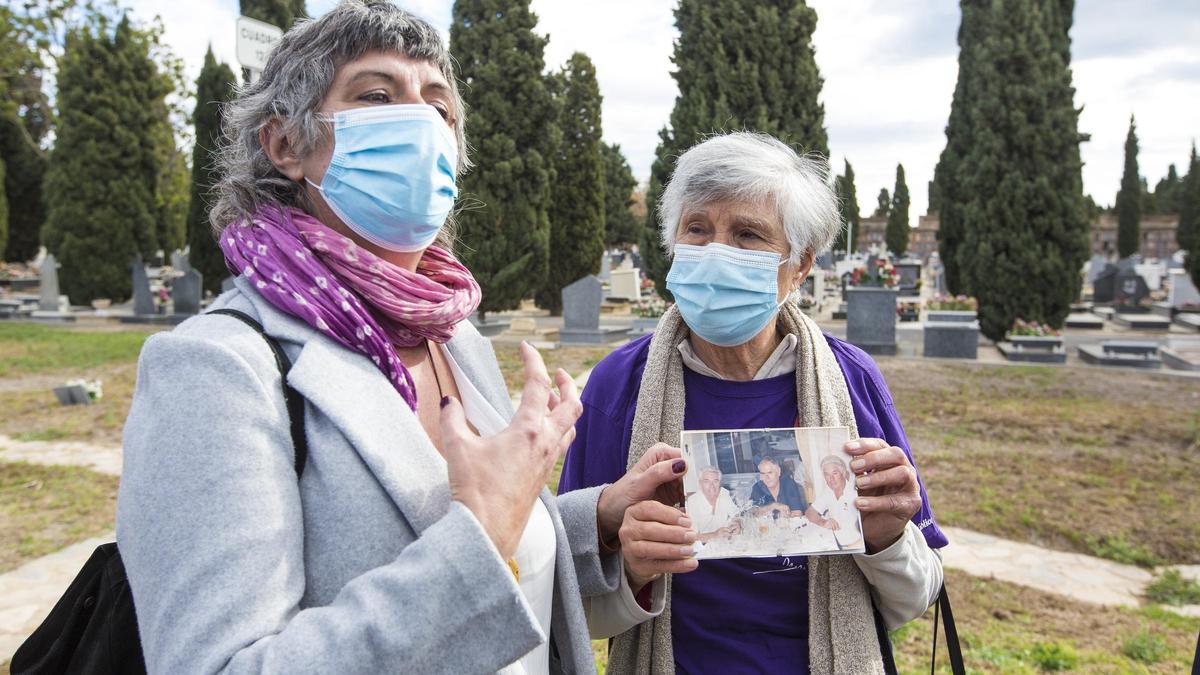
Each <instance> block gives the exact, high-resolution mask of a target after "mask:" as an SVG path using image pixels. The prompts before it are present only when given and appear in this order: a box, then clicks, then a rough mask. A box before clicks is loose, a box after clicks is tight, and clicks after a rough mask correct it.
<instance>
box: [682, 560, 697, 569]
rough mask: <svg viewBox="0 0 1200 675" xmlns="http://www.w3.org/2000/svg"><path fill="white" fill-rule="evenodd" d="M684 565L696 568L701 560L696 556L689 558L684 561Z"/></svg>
mask: <svg viewBox="0 0 1200 675" xmlns="http://www.w3.org/2000/svg"><path fill="white" fill-rule="evenodd" d="M683 566H684V567H686V568H688V569H689V570H694V569H696V568H697V567H699V566H700V561H699V560H696V559H695V558H688V559H687V560H684V561H683Z"/></svg>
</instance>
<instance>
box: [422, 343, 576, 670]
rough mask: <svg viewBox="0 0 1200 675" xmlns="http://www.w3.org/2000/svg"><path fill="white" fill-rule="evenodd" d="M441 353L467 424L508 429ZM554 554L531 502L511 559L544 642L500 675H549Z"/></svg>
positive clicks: (487, 432) (540, 510) (547, 529)
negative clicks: (526, 520)
mask: <svg viewBox="0 0 1200 675" xmlns="http://www.w3.org/2000/svg"><path fill="white" fill-rule="evenodd" d="M441 349H442V355H443V356H445V357H446V362H447V363H449V364H450V372H451V373H452V374H453V375H454V383H455V384H456V385H458V393H459V396H460V397H461V399H462V404H463V410H464V412H465V413H466V415H467V421H468V422H470V423H471V426H473V427H475V429H476V431H478V432H479V435H480V436H492V435H494V434H497V433H499V432H501V431H503V430H504V428H505V427H507V426H508V421H507V420H505V419H504V417H503V416H501V415H500V413H499V412H497V411H496V408H495V407H493V406H492V404H491V403H488V400H487V399H486V398H484V396H483V394H481V393H479V390H478V389H476V388H475V385H474V384H473V383H472V382H471V380H470V379H468V378H467V376H466V375H465V374H464V373H463V371H462V369H461V368H459V366H458V364H457V363H455V361H454V357H453V356H451V354H450V350H448V349H446V347H445V345H441ZM557 551H558V546H557V540H556V539H555V536H554V521H553V520H551V519H550V512H549V511H548V510H546V505H545V504H543V503H542V500H540V499H538V500H537V501H536V502H534V505H533V512H532V513H531V514H530V516H529V522H528V523H527V524H526V525H525V532H524V534H522V535H521V541H520V542H518V544H517V552H516V554H515V555H514V556H513V557H514V558H515V559H516V561H517V568H518V569H520V576H521V579H520V581H519V582H518V585H519V586H520V587H521V593H522V594H523V595H524V596H525V602H527V603H529V607H530V609H532V610H533V615H534V616H535V617H537V620H538V623H539V624H541V626H542V634H543V636H544V639H543V640H542V643H541V644H540V645H538V646H537V647H535V648H534V649H533V651H531V652H529V653H528V654H526V655H525V656H523V657H521V659H520V660H519V661H516V662H514V663H511V664H509V665H508V666H506V667H505V668H504V669H502V670H501V671H500V673H501V674H502V675H548V673H549V672H550V641H549V635H550V612H551V609H552V607H553V604H554V557H555V555H556V553H557Z"/></svg>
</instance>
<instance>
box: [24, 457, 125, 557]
mask: <svg viewBox="0 0 1200 675" xmlns="http://www.w3.org/2000/svg"><path fill="white" fill-rule="evenodd" d="M118 484H119V479H117V478H116V477H115V476H108V475H105V474H101V473H97V472H95V471H90V470H88V469H84V468H81V467H77V466H42V465H39V464H30V463H27V462H0V542H4V545H3V546H0V572H7V571H9V570H11V569H14V568H16V567H19V566H20V565H21V564H22V563H24V562H27V561H29V560H32V559H34V558H39V557H41V556H44V555H46V554H48V553H53V552H54V551H57V550H59V549H61V548H64V547H66V546H69V545H70V544H74V543H75V542H78V541H81V540H83V539H87V538H88V537H93V536H96V535H97V534H100V533H102V532H105V531H109V530H111V529H112V527H113V522H114V517H115V515H116V505H117V485H118Z"/></svg>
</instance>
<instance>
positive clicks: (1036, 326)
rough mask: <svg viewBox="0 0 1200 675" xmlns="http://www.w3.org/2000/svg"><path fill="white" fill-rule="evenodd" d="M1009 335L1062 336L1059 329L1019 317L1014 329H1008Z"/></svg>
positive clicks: (1014, 323) (1013, 326)
mask: <svg viewBox="0 0 1200 675" xmlns="http://www.w3.org/2000/svg"><path fill="white" fill-rule="evenodd" d="M1008 334H1009V335H1011V336H1016V337H1059V336H1061V335H1062V333H1061V332H1059V331H1058V329H1056V328H1054V327H1052V326H1049V325H1046V324H1044V323H1038V322H1037V321H1026V320H1025V319H1022V318H1020V317H1017V320H1016V321H1014V322H1013V325H1012V328H1010V329H1008Z"/></svg>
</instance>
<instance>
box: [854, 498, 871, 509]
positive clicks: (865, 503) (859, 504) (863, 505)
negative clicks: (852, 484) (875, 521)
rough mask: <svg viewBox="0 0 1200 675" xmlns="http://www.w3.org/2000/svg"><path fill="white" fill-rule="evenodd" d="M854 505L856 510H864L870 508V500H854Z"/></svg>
mask: <svg viewBox="0 0 1200 675" xmlns="http://www.w3.org/2000/svg"><path fill="white" fill-rule="evenodd" d="M854 505H855V506H857V507H858V508H860V509H865V508H867V507H868V506H870V505H871V500H869V499H855V500H854Z"/></svg>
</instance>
